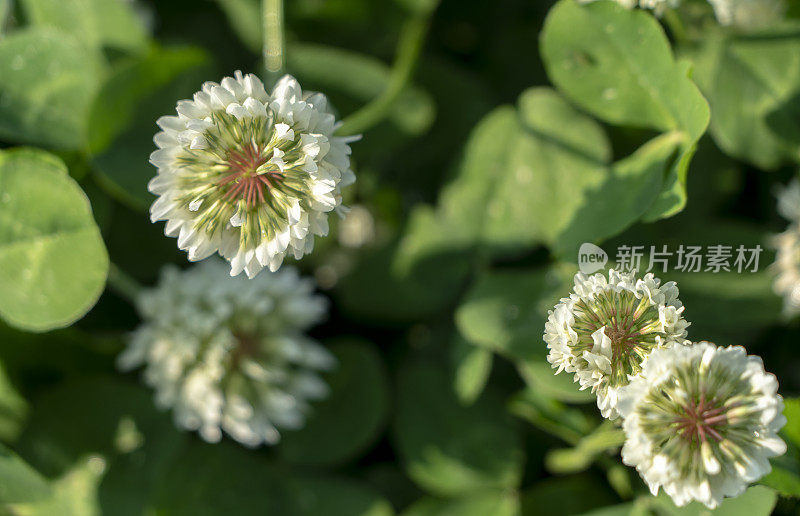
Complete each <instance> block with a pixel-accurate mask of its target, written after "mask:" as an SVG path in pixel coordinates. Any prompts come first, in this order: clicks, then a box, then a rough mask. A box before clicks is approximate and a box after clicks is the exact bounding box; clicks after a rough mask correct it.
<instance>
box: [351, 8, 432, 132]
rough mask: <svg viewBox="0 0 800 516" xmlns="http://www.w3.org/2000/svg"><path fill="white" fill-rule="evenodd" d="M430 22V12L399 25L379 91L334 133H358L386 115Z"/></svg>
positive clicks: (413, 64) (411, 67) (406, 78)
mask: <svg viewBox="0 0 800 516" xmlns="http://www.w3.org/2000/svg"><path fill="white" fill-rule="evenodd" d="M429 25H430V13H426V14H417V15H414V16H412V17H411V18H410V19H409V20H408V21H406V23H405V24H404V25H403V28H402V29H401V32H400V39H399V40H398V42H397V53H396V56H395V61H394V66H393V67H392V72H391V75H390V76H389V82H388V84H387V85H386V88H385V89H384V90H383V91H382V92H381V94H380V95H378V96H377V97H375V98H374V99H372V100H371V101H370V102H369V103H367V104H366V105H365V106H363V107H362V108H361V109H359V110H357V111H356V112H355V113H352V114H351V115H350V116H348V117H346V118H345V119H344V120H343V121H342V126H341V127H340V128H339V130H338V131H337V134H338V135H341V136H347V135H353V134H360V133H363V132H364V131H367V130H368V129H370V128H372V127H373V126H375V125H377V124H378V123H380V122H381V121H382V120H383V119H384V118H386V117H387V116H388V114H389V111H390V110H391V108H392V106H393V105H394V103H395V101H396V100H397V98H398V97H399V96H400V93H402V91H403V89H404V88H405V87H406V85H407V84H408V82H409V81H410V80H411V75H412V73H413V72H414V68H415V67H416V65H417V60H418V59H419V55H420V52H421V51H422V45H423V42H424V40H425V35H426V34H427V32H428V26H429Z"/></svg>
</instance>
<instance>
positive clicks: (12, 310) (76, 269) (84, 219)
mask: <svg viewBox="0 0 800 516" xmlns="http://www.w3.org/2000/svg"><path fill="white" fill-rule="evenodd" d="M107 272H108V255H107V254H106V249H105V246H104V244H103V240H102V238H101V237H100V231H99V229H98V228H97V225H96V224H95V222H94V219H93V217H92V209H91V206H89V202H88V200H87V199H86V196H85V195H84V193H83V192H82V191H81V189H80V188H79V187H78V185H77V184H76V183H75V182H74V181H73V180H72V179H71V178H70V177H69V176H68V175H67V170H66V167H64V164H63V163H60V162H59V161H58V160H57V159H55V158H54V157H53V156H51V155H49V154H47V153H45V152H42V151H31V150H24V149H23V150H16V151H6V152H5V153H2V154H0V316H2V317H3V318H4V319H5V320H6V321H7V322H8V323H9V324H12V325H14V326H16V327H19V328H23V329H27V330H33V331H44V330H48V329H52V328H58V327H61V326H66V325H69V324H71V323H72V322H73V321H75V320H76V319H79V318H80V317H82V316H83V314H85V313H86V312H87V311H88V310H89V309H90V308H91V307H92V306H93V305H94V304H95V302H96V301H97V298H98V297H99V296H100V293H101V292H102V291H103V288H104V286H105V281H106V274H107Z"/></svg>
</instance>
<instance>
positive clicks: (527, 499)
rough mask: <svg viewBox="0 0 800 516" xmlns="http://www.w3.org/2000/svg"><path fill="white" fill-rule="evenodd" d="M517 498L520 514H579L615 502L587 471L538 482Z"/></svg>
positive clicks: (550, 515)
mask: <svg viewBox="0 0 800 516" xmlns="http://www.w3.org/2000/svg"><path fill="white" fill-rule="evenodd" d="M520 500H521V501H522V516H563V515H567V514H579V513H582V512H586V511H588V510H590V509H594V508H596V507H602V506H604V505H610V504H613V503H614V502H616V501H617V500H615V497H614V495H613V493H612V492H611V491H610V490H609V489H607V488H604V483H603V482H599V481H598V480H597V479H595V478H592V477H591V476H590V475H588V474H580V475H572V476H569V477H564V478H550V479H546V480H542V481H539V482H537V483H536V484H535V485H534V486H533V487H531V488H530V489H527V490H526V491H523V492H522V495H521V497H520Z"/></svg>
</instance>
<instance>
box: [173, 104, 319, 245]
mask: <svg viewBox="0 0 800 516" xmlns="http://www.w3.org/2000/svg"><path fill="white" fill-rule="evenodd" d="M211 119H212V124H213V125H212V126H211V127H210V128H209V129H207V130H206V131H205V132H204V133H203V135H204V136H205V139H206V142H207V146H206V148H203V149H184V150H183V152H182V154H181V155H180V156H179V157H178V160H177V161H178V164H179V184H180V191H181V192H182V195H181V196H180V197H179V198H178V199H177V202H178V203H180V204H182V205H185V206H187V207H189V209H190V210H191V211H195V212H196V213H197V217H196V222H195V228H196V229H198V230H202V231H204V232H206V233H207V234H209V235H213V234H214V233H216V232H217V231H220V230H222V229H223V228H225V227H226V226H227V224H228V222H229V221H230V219H231V217H233V215H234V214H237V215H238V217H239V219H240V221H241V235H240V240H241V242H240V244H241V245H242V246H248V245H250V244H252V245H258V243H259V242H261V241H263V240H264V239H265V238H266V239H267V240H270V239H272V238H274V237H275V235H276V234H278V233H281V232H282V231H284V230H285V228H286V227H287V226H288V217H287V211H288V209H289V208H290V207H291V206H292V205H294V204H295V203H299V204H300V207H301V208H303V209H304V210H309V209H310V199H311V186H312V185H311V181H312V178H311V177H310V176H309V174H308V173H307V172H305V170H304V166H305V164H306V154H305V153H304V152H303V145H302V138H300V137H298V136H296V137H295V138H294V139H293V140H289V139H280V138H278V137H277V135H276V131H275V124H274V123H273V120H272V118H271V117H269V118H264V117H254V118H249V119H243V120H239V119H237V118H236V117H235V116H233V115H229V114H227V113H225V112H224V111H218V112H215V113H213V114H212V115H211ZM276 149H277V150H278V152H277V155H278V157H279V159H281V160H282V161H283V166H279V165H278V164H276V163H275V162H274V160H273V161H272V162H271V161H270V160H272V159H273V157H275V156H276V152H275V150H276Z"/></svg>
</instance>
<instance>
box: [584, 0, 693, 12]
mask: <svg viewBox="0 0 800 516" xmlns="http://www.w3.org/2000/svg"><path fill="white" fill-rule="evenodd" d="M596 1H597V0H578V2H579V3H581V4H588V3H591V2H596ZM614 1H615V2H617V3H618V4H620V5H621V6H622V7H625V8H626V9H633V8H634V7H637V6H638V7H641V8H642V9H651V10H652V11H653V12H655V13H656V14H657V15H661V14H663V13H664V11H666V10H667V9H674V8H676V7H678V6H679V5H680V4H681V1H680V0H614Z"/></svg>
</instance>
